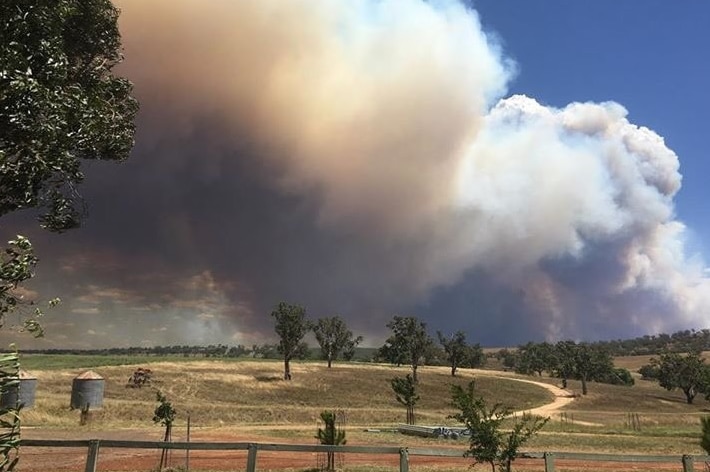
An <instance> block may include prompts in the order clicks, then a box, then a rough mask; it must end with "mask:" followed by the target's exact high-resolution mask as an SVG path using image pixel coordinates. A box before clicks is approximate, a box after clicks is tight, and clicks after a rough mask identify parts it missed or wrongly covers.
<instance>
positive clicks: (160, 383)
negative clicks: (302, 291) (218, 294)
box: [22, 359, 708, 470]
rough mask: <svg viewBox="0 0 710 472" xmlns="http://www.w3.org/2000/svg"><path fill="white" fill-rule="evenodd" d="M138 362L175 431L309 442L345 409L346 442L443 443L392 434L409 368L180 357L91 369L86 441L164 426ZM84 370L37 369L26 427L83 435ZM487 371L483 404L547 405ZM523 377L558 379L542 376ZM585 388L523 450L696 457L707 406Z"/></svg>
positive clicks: (656, 394)
mask: <svg viewBox="0 0 710 472" xmlns="http://www.w3.org/2000/svg"><path fill="white" fill-rule="evenodd" d="M643 363H645V361H644V362H643ZM83 364H84V365H85V364H86V362H84V363H83ZM617 365H619V364H617ZM629 365H630V364H629ZM139 366H141V367H146V366H148V367H150V368H151V369H152V370H153V372H154V379H155V382H154V384H153V388H158V389H160V390H162V391H163V392H164V393H165V394H166V395H167V396H168V398H169V399H170V400H171V401H172V402H173V405H174V406H175V408H176V409H177V410H178V421H177V423H176V430H179V431H182V429H184V425H185V421H186V417H187V412H189V413H190V417H191V422H192V425H193V427H195V428H196V433H197V437H200V436H201V437H209V434H210V432H214V433H215V434H217V432H219V434H218V435H224V434H229V431H234V432H235V435H240V434H243V433H244V432H248V433H249V435H250V436H251V437H253V438H254V439H253V440H255V441H262V439H260V438H263V442H270V441H274V440H275V438H276V439H279V438H282V439H283V440H284V441H288V442H303V443H312V441H313V434H314V433H315V430H316V428H317V425H318V417H319V414H320V412H321V411H322V410H324V409H343V410H345V411H346V412H347V415H348V425H349V427H348V443H349V444H382V445H384V444H390V445H403V444H406V445H407V446H432V447H441V446H447V445H449V443H441V442H440V441H437V440H432V439H424V438H414V437H403V436H401V435H399V434H395V433H392V432H388V430H389V429H390V428H391V427H392V426H394V425H396V424H397V423H400V422H402V421H403V419H404V408H403V407H401V406H400V405H399V404H397V403H396V401H395V400H394V396H393V394H392V391H391V388H390V385H389V380H390V379H391V378H392V377H395V376H403V375H405V374H406V373H408V369H407V368H406V367H400V368H397V367H394V366H388V365H377V364H336V365H334V367H333V368H332V369H327V368H326V367H325V365H323V364H322V363H312V362H310V363H294V364H293V365H292V369H293V381H291V382H286V381H283V380H282V379H281V377H282V364H281V363H280V362H276V361H273V362H264V361H224V360H188V361H186V360H183V359H180V360H174V361H161V362H155V363H151V364H146V363H141V364H139V365H112V366H97V367H94V368H93V370H95V371H96V372H98V373H100V374H101V375H102V376H104V378H105V379H106V393H105V400H104V408H103V409H102V410H98V411H95V412H94V413H93V420H92V422H91V423H90V424H89V425H88V426H86V427H84V429H82V430H81V431H83V433H82V434H84V436H93V437H100V436H101V431H108V430H112V431H113V430H117V429H122V428H132V429H137V430H145V431H153V432H155V435H156V436H158V435H159V434H160V433H159V432H160V428H159V427H158V426H155V425H153V423H152V422H151V418H152V415H153V410H154V408H155V407H156V405H157V402H156V401H155V391H154V389H152V388H144V389H128V388H125V382H126V380H127V379H128V377H129V376H130V375H131V373H132V372H133V371H134V370H135V369H136V368H137V367H139ZM83 370H84V368H83V367H82V368H57V366H56V365H53V366H52V368H50V369H41V368H37V367H35V368H34V369H33V370H32V373H33V374H35V375H36V376H37V378H38V390H37V397H36V407H35V408H33V409H30V410H26V411H24V412H23V413H22V417H23V424H24V425H25V426H30V427H34V428H37V429H38V430H39V429H41V430H44V431H49V430H52V429H56V430H71V431H79V430H78V419H79V413H78V412H77V411H70V410H69V398H70V390H71V381H72V379H73V378H74V377H75V376H76V375H78V374H79V373H81V372H82V371H83ZM460 372H461V376H460V377H458V378H456V379H454V378H452V377H451V376H450V375H449V370H448V368H445V367H424V368H421V369H420V379H421V384H420V389H421V401H420V403H419V405H418V408H417V419H418V423H419V424H441V423H447V419H446V417H447V416H448V415H449V414H451V413H452V412H453V411H452V410H451V408H450V406H449V401H450V395H449V388H450V385H451V383H452V382H457V383H465V382H468V381H469V380H470V379H472V378H473V377H474V373H472V372H471V371H467V370H462V371H460ZM493 375H501V376H508V377H512V378H518V376H516V375H515V374H510V373H496V372H476V373H475V377H476V381H477V387H478V389H479V391H480V392H481V393H482V394H483V395H484V396H485V397H486V398H487V399H489V400H491V401H495V400H498V401H504V402H505V403H507V404H508V405H509V406H511V407H513V408H515V409H519V410H522V409H528V408H531V407H534V406H537V405H541V404H544V403H546V402H548V401H550V400H551V397H550V394H549V392H547V391H546V390H544V389H542V388H540V387H537V386H535V385H531V384H527V383H521V382H515V381H514V380H512V379H511V380H508V379H501V378H496V377H493ZM522 378H525V379H532V380H538V381H544V382H549V383H558V380H557V379H550V378H547V377H543V378H537V377H536V378H531V377H522ZM570 388H571V389H572V390H573V391H576V392H579V391H580V390H581V388H580V385H579V383H578V382H570ZM589 392H590V393H589V395H587V396H585V397H583V398H579V399H577V400H575V401H574V402H573V403H572V404H570V405H569V406H568V407H566V408H565V409H564V410H563V411H562V412H560V413H558V414H555V415H554V416H553V418H552V420H551V421H550V422H549V423H548V424H547V426H546V427H545V429H544V430H543V433H542V434H540V435H539V436H538V437H537V438H535V440H534V441H533V442H532V443H530V445H529V449H530V450H538V451H540V450H554V451H578V452H582V451H585V452H607V453H632V454H678V455H680V454H688V453H692V454H701V453H702V450H701V449H700V447H699V445H698V436H699V431H700V427H699V418H700V417H701V416H703V415H706V414H708V410H707V408H708V403H707V402H706V401H705V400H704V399H702V398H698V399H697V400H696V404H695V405H687V404H686V403H685V401H684V397H683V395H682V393H680V392H668V391H666V390H664V389H662V388H660V387H659V386H658V385H657V384H655V383H653V382H646V381H640V380H637V385H635V386H634V387H621V386H612V385H603V384H596V383H591V384H590V385H589ZM630 415H634V416H636V417H637V418H638V423H639V424H640V429H638V428H634V427H633V425H632V424H631V422H630ZM448 422H449V424H451V422H450V421H448ZM365 427H377V428H379V429H381V432H378V433H368V432H364V428H365ZM237 433H239V434H237ZM461 445H462V446H463V443H461ZM418 470H419V469H418ZM439 470H442V469H439ZM523 470H524V469H523Z"/></svg>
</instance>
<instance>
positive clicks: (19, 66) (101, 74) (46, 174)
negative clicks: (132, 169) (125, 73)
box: [0, 0, 138, 335]
mask: <svg viewBox="0 0 710 472" xmlns="http://www.w3.org/2000/svg"><path fill="white" fill-rule="evenodd" d="M0 18H2V21H0V130H2V132H0V217H2V216H5V215H7V214H8V213H12V212H14V211H17V210H22V209H27V208H37V209H39V210H40V215H39V222H40V225H41V226H42V227H43V228H45V229H47V230H49V231H55V232H62V231H65V230H67V229H70V228H74V227H76V226H78V225H79V223H80V222H81V219H82V217H83V216H84V213H85V212H84V203H83V201H82V199H81V196H80V194H79V192H78V190H77V188H78V185H79V184H80V183H81V182H82V181H83V179H84V174H83V173H82V171H81V162H82V161H84V160H115V161H122V160H124V159H126V158H127V157H128V155H129V153H130V150H131V148H132V147H133V137H134V132H135V126H134V123H133V121H134V119H135V115H136V112H137V111H138V102H137V101H136V100H135V99H133V98H132V97H131V95H130V94H131V91H132V85H131V83H130V82H129V81H127V80H125V79H123V78H120V77H116V76H114V75H113V73H112V69H113V67H115V66H116V65H117V64H118V63H119V62H120V61H121V60H122V56H121V38H120V34H119V31H118V24H117V19H118V10H117V9H116V8H115V7H114V6H113V5H112V4H111V2H110V0H93V1H90V2H88V1H79V0H54V1H46V0H45V1H36V2H25V1H20V0H6V1H3V2H2V3H0ZM7 251H10V252H15V254H14V255H10V257H9V258H6V259H5V260H3V262H2V263H3V265H5V264H6V263H7V262H8V261H12V259H13V257H14V256H15V255H18V251H19V253H20V254H19V255H20V257H19V259H15V262H18V261H19V260H20V259H24V261H25V265H24V267H23V270H22V271H20V272H13V273H11V274H10V276H9V277H8V275H9V274H8V272H6V271H3V273H2V274H0V286H2V287H3V289H2V290H0V316H2V317H4V316H5V315H7V314H8V312H9V311H12V310H14V309H16V307H18V306H19V304H18V303H17V302H18V301H19V299H18V297H17V296H16V295H14V290H15V289H16V288H17V286H18V284H20V283H21V282H24V281H26V280H27V279H29V278H31V277H32V276H33V275H34V271H33V269H34V266H35V265H36V263H37V258H36V257H35V256H34V254H33V250H32V246H31V244H29V241H28V240H27V239H26V238H22V237H21V236H18V237H17V238H15V239H14V240H13V241H10V243H9V247H8V249H7V250H6V252H7ZM8 287H10V289H9V290H8V289H7V288H8ZM37 313H38V312H37V311H36V310H35V314H37ZM1 321H2V320H0V322H1ZM25 327H26V329H27V328H33V329H34V331H33V333H34V334H35V335H38V334H41V328H40V326H39V324H38V323H37V322H36V320H35V319H34V318H30V319H29V326H27V324H26V326H25ZM30 330H31V329H30Z"/></svg>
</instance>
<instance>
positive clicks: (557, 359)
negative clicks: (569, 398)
mask: <svg viewBox="0 0 710 472" xmlns="http://www.w3.org/2000/svg"><path fill="white" fill-rule="evenodd" d="M554 353H555V356H554V364H553V365H554V367H553V372H554V374H555V375H556V376H557V377H560V378H561V379H562V386H563V388H566V387H567V380H568V379H577V380H580V381H581V382H582V395H586V394H587V393H588V385H587V383H588V382H590V381H596V382H609V381H610V379H611V380H614V381H616V379H617V378H618V376H617V375H615V372H614V361H613V359H612V357H611V355H610V354H609V353H608V352H607V351H606V349H605V348H604V347H603V346H599V345H594V344H589V343H575V342H574V341H560V342H558V343H557V344H556V345H555V350H554ZM622 375H623V374H622Z"/></svg>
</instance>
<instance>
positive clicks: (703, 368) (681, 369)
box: [651, 351, 710, 404]
mask: <svg viewBox="0 0 710 472" xmlns="http://www.w3.org/2000/svg"><path fill="white" fill-rule="evenodd" d="M651 365H652V366H654V367H656V368H657V375H658V377H657V378H658V383H659V384H660V386H661V387H663V388H665V389H666V390H669V391H670V390H674V389H676V388H679V389H681V390H682V391H683V393H684V394H685V400H686V402H687V403H688V404H692V403H693V399H694V398H695V396H696V395H697V394H698V393H700V392H705V391H708V388H707V385H708V380H709V379H708V377H709V376H710V373H709V371H708V366H707V365H706V364H705V359H703V358H702V356H701V353H700V352H699V351H694V352H689V353H687V354H685V355H682V354H679V353H677V352H667V353H664V354H661V356H660V358H658V359H656V358H654V359H651Z"/></svg>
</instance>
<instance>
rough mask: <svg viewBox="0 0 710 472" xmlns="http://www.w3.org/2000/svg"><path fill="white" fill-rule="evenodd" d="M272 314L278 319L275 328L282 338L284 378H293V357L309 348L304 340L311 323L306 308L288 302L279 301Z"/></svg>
mask: <svg viewBox="0 0 710 472" xmlns="http://www.w3.org/2000/svg"><path fill="white" fill-rule="evenodd" d="M271 316H272V317H273V318H274V319H275V320H276V325H275V327H274V329H275V330H276V334H278V335H279V338H280V340H279V348H278V349H279V353H281V355H282V356H283V360H284V380H291V364H290V362H291V359H293V358H294V357H298V355H299V354H302V353H303V351H304V348H305V350H306V351H307V350H308V346H306V345H305V343H303V342H302V340H303V337H304V336H305V335H306V333H308V331H310V329H311V323H310V322H309V321H308V320H307V319H306V309H305V308H303V307H301V306H299V305H293V304H290V303H286V302H281V303H279V304H278V306H277V307H276V309H275V310H274V311H272V312H271Z"/></svg>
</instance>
